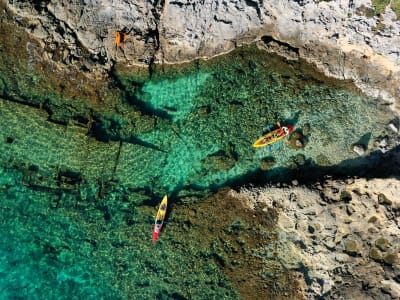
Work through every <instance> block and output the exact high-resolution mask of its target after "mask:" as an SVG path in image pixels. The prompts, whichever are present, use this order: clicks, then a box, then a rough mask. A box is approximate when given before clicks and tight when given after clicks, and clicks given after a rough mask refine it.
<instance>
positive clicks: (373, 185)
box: [234, 178, 400, 299]
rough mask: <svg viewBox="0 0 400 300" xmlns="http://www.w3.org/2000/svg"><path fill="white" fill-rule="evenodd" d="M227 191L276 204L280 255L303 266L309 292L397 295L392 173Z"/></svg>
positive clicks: (397, 190)
mask: <svg viewBox="0 0 400 300" xmlns="http://www.w3.org/2000/svg"><path fill="white" fill-rule="evenodd" d="M234 194H235V196H236V197H240V198H241V199H243V198H245V199H247V201H248V205H249V206H250V207H256V206H259V205H260V204H266V205H267V207H275V208H278V210H279V211H280V214H279V219H278V227H279V228H280V231H281V234H280V242H277V243H281V244H282V245H285V247H283V248H282V250H283V251H281V252H280V254H279V255H280V256H281V261H282V263H283V264H284V265H286V266H287V267H288V269H292V270H300V271H302V272H303V276H304V278H305V282H306V283H307V285H308V289H306V290H308V295H307V297H308V299H315V298H318V297H320V296H323V297H324V299H399V297H400V293H399V292H400V289H399V282H398V278H399V275H400V261H399V251H400V239H399V232H400V227H399V222H398V219H399V216H400V202H399V199H400V182H399V180H398V179H394V178H389V179H373V180H365V179H348V180H344V181H342V180H332V179H326V180H325V181H324V182H322V183H320V184H315V185H314V186H313V187H312V188H306V187H304V186H290V187H280V188H279V187H268V188H263V189H260V188H257V189H256V188H253V189H242V190H241V191H240V193H234ZM290 245H291V246H290ZM341 297H342V298H341Z"/></svg>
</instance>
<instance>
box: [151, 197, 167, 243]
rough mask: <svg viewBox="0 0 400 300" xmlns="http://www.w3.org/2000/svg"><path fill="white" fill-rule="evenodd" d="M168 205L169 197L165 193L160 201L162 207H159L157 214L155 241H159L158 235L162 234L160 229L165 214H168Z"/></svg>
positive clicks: (154, 232) (154, 231)
mask: <svg viewBox="0 0 400 300" xmlns="http://www.w3.org/2000/svg"><path fill="white" fill-rule="evenodd" d="M167 205H168V199H167V195H165V196H164V198H163V199H162V201H161V203H160V207H159V208H158V212H157V216H156V221H155V222H154V230H153V243H155V242H156V241H157V239H158V235H159V234H160V231H161V229H162V226H163V223H164V219H165V215H166V214H167Z"/></svg>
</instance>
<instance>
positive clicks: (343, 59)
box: [5, 0, 400, 109]
mask: <svg viewBox="0 0 400 300" xmlns="http://www.w3.org/2000/svg"><path fill="white" fill-rule="evenodd" d="M5 7H6V8H7V12H8V13H9V14H10V15H15V20H17V24H18V26H21V27H24V28H26V30H27V31H28V32H29V33H30V34H31V35H32V36H34V37H36V38H37V39H39V40H40V44H41V47H42V48H43V49H44V51H45V54H46V55H43V57H47V59H49V60H51V61H54V62H56V63H57V64H58V65H69V64H76V63H77V62H78V61H84V62H82V63H80V65H82V70H83V71H84V72H85V73H87V74H92V73H98V72H97V71H96V69H97V70H98V69H100V70H109V69H110V68H111V67H112V66H113V65H114V64H115V63H116V62H122V63H124V64H135V65H152V64H153V63H181V62H183V61H188V60H193V59H197V58H209V57H212V56H215V55H220V54H223V53H226V52H228V51H231V50H233V49H234V48H236V47H238V46H240V45H243V44H248V43H252V42H255V41H257V42H258V44H259V46H260V47H262V48H265V49H267V50H268V51H272V52H277V53H279V54H282V55H283V56H285V57H287V58H288V59H298V58H303V59H305V60H307V61H308V62H310V63H312V64H314V65H315V66H316V67H317V68H319V69H320V70H321V71H323V72H324V73H325V74H327V75H329V76H333V77H336V78H340V79H350V80H354V81H355V83H356V85H357V86H358V87H360V88H361V89H362V90H363V91H364V92H366V93H367V94H369V95H372V96H374V97H378V98H383V99H387V100H389V101H391V102H390V103H392V104H394V105H393V106H394V108H395V109H397V108H398V107H399V106H400V105H399V104H398V103H395V101H397V100H396V98H397V99H399V97H400V90H399V89H398V86H399V83H400V53H399V52H398V51H397V50H398V49H397V45H398V44H399V43H400V35H399V34H398V33H399V32H400V21H399V18H398V16H397V19H396V14H395V13H394V12H393V11H392V9H391V8H390V5H388V6H387V7H386V10H383V9H380V10H378V9H376V10H374V8H373V7H371V3H370V2H369V1H365V0H361V1H357V2H356V3H353V2H348V1H300V2H299V1H287V2H281V1H268V2H254V1H250V2H249V1H242V0H241V1H236V2H229V1H217V2H215V1H211V0H207V1H202V2H201V3H200V2H196V1H194V2H187V1H181V0H179V1H166V2H164V1H161V2H160V1H156V2H141V1H136V0H130V1H122V0H117V1H115V0H114V1H101V4H99V3H98V2H97V1H84V2H82V3H81V4H80V3H76V2H74V3H72V2H70V1H65V0H63V1H42V2H41V4H40V5H38V4H32V3H31V2H26V1H17V0H15V1H10V2H9V3H7V4H6V5H5ZM392 8H393V6H392ZM371 12H372V13H371ZM378 14H379V18H378ZM118 32H126V33H127V34H128V35H127V38H126V39H125V40H124V41H123V43H122V44H121V45H120V46H117V45H116V43H115V34H116V33H118ZM40 59H42V58H41V57H40ZM100 73H101V72H100Z"/></svg>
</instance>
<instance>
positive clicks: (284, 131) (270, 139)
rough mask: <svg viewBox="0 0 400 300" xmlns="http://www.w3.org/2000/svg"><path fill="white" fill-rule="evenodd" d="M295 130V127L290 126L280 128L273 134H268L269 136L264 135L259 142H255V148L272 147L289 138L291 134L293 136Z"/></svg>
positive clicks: (272, 132)
mask: <svg viewBox="0 0 400 300" xmlns="http://www.w3.org/2000/svg"><path fill="white" fill-rule="evenodd" d="M293 130H294V126H293V125H288V126H282V127H279V128H277V129H275V130H273V131H271V132H268V133H267V134H265V135H263V136H262V137H260V138H259V139H258V140H257V141H255V142H254V144H253V147H254V148H259V147H264V146H268V145H272V144H274V143H276V142H278V141H280V140H281V139H283V138H285V137H287V136H288V135H289V134H291V133H292V132H293Z"/></svg>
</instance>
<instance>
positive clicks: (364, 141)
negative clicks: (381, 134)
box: [355, 132, 372, 149]
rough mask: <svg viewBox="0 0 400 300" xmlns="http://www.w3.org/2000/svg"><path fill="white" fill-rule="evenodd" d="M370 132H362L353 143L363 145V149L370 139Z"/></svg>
mask: <svg viewBox="0 0 400 300" xmlns="http://www.w3.org/2000/svg"><path fill="white" fill-rule="evenodd" d="M371 136H372V133H371V132H367V133H366V134H364V135H363V136H362V137H361V138H360V139H359V140H358V141H357V142H356V143H355V144H356V145H363V146H364V148H365V149H367V147H368V143H369V141H370V139H371Z"/></svg>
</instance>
